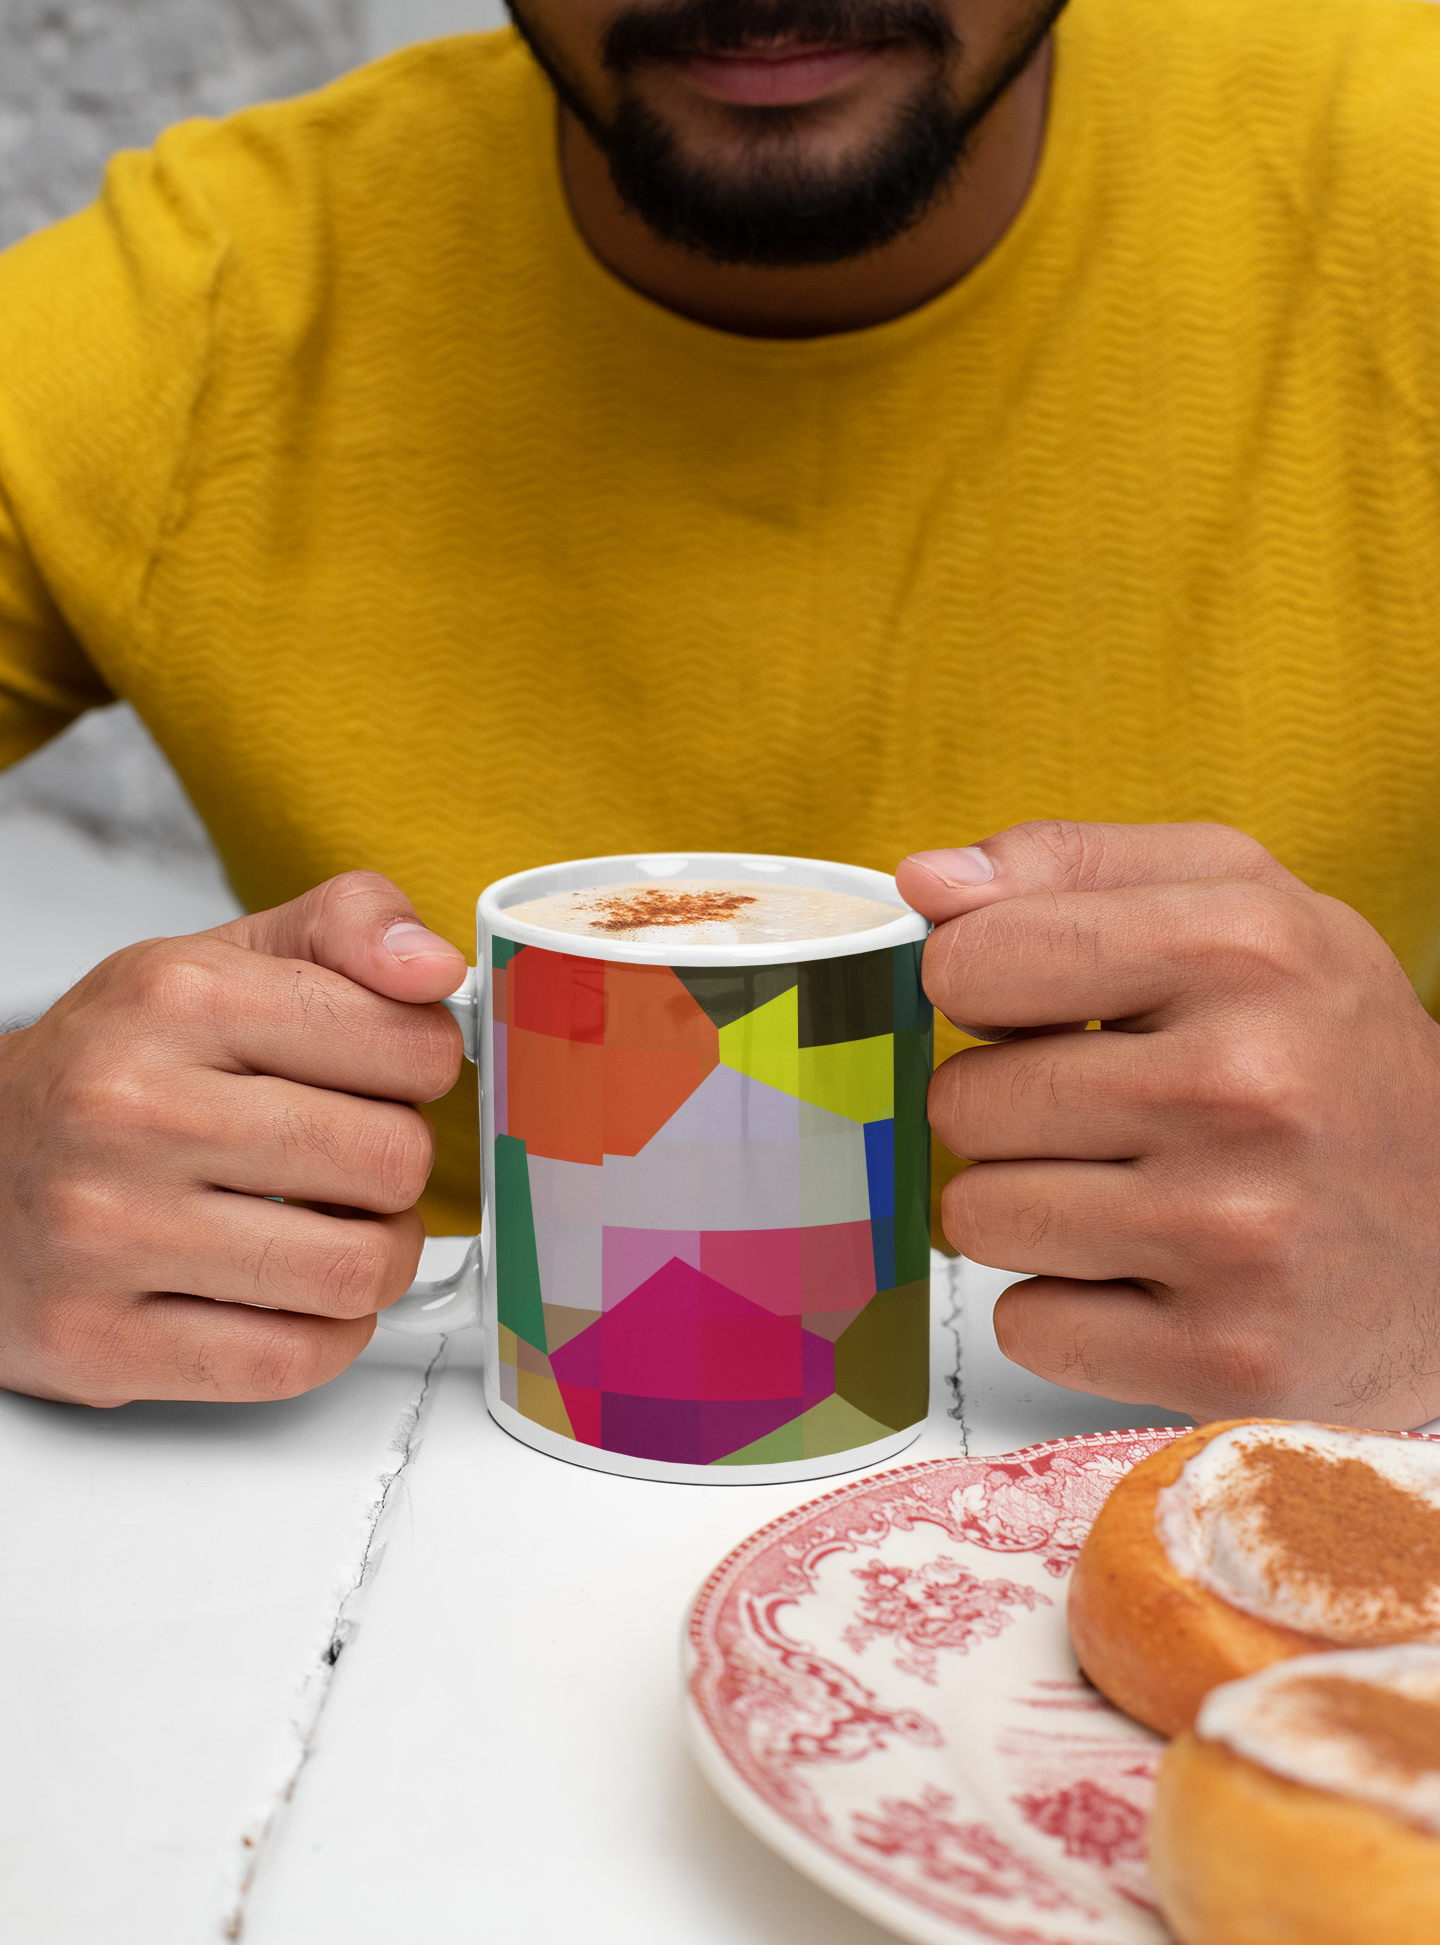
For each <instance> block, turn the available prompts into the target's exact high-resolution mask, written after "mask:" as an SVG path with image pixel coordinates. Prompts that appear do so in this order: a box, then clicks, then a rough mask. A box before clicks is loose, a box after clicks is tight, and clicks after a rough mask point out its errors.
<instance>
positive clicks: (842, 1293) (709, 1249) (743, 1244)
mask: <svg viewBox="0 0 1440 1945" xmlns="http://www.w3.org/2000/svg"><path fill="white" fill-rule="evenodd" d="M700 1268H701V1269H702V1270H703V1271H704V1272H705V1274H706V1276H713V1277H714V1278H715V1279H716V1281H717V1282H719V1283H723V1284H725V1285H726V1286H727V1288H729V1289H731V1290H738V1291H739V1292H740V1294H741V1296H742V1297H748V1298H749V1299H750V1301H751V1302H752V1303H758V1304H761V1305H763V1306H764V1308H765V1309H766V1310H769V1311H772V1312H773V1313H774V1314H775V1315H776V1316H777V1317H795V1316H799V1315H800V1313H801V1312H802V1311H806V1310H815V1311H828V1310H860V1309H862V1308H863V1307H864V1305H866V1304H867V1303H868V1302H869V1301H870V1299H871V1297H873V1296H874V1294H875V1250H874V1247H873V1245H872V1243H871V1237H870V1225H869V1223H868V1222H829V1223H817V1224H813V1225H811V1226H809V1227H806V1228H803V1229H706V1230H703V1231H702V1232H701V1236H700ZM822 1299H823V1301H822Z"/></svg>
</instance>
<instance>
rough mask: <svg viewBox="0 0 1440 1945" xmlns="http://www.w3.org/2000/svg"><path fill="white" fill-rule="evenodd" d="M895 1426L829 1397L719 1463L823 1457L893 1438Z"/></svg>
mask: <svg viewBox="0 0 1440 1945" xmlns="http://www.w3.org/2000/svg"><path fill="white" fill-rule="evenodd" d="M894 1436H895V1434H894V1431H893V1429H892V1428H891V1427H890V1426H889V1425H882V1424H880V1422H879V1421H878V1419H874V1418H869V1417H867V1416H866V1414H865V1413H864V1412H863V1411H859V1410H857V1409H856V1407H855V1406H854V1405H851V1404H847V1403H846V1401H845V1400H844V1399H843V1398H838V1397H834V1396H832V1397H829V1398H826V1399H823V1400H822V1401H821V1403H820V1404H818V1405H812V1406H811V1407H810V1409H809V1411H807V1412H802V1413H801V1415H800V1416H799V1418H792V1419H791V1420H790V1421H789V1423H788V1424H786V1425H781V1426H778V1427H777V1428H776V1430H775V1431H773V1432H770V1433H767V1435H766V1436H765V1437H764V1438H757V1439H756V1440H755V1441H754V1442H753V1443H752V1444H750V1445H742V1446H741V1448H740V1450H739V1451H738V1452H729V1453H727V1454H726V1455H725V1457H724V1458H723V1459H715V1460H712V1462H711V1463H712V1464H714V1465H717V1466H746V1465H750V1466H764V1465H771V1466H773V1465H788V1464H793V1462H794V1461H795V1460H796V1459H823V1458H825V1457H826V1455H827V1454H828V1453H831V1452H851V1451H854V1450H855V1448H856V1447H857V1446H861V1445H874V1444H875V1442H876V1441H877V1440H878V1439H882V1438H893V1437H894Z"/></svg>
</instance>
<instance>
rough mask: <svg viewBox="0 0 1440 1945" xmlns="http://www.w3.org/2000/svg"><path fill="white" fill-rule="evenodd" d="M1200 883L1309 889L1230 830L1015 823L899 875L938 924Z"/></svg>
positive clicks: (931, 854)
mask: <svg viewBox="0 0 1440 1945" xmlns="http://www.w3.org/2000/svg"><path fill="white" fill-rule="evenodd" d="M1194 878H1247V879H1249V880H1250V881H1251V882H1252V883H1255V884H1261V885H1274V886H1285V887H1288V888H1289V889H1290V890H1292V891H1296V890H1303V889H1304V886H1303V885H1302V883H1301V881H1300V879H1298V878H1296V877H1295V876H1294V875H1293V874H1292V873H1291V872H1289V871H1287V870H1286V869H1285V867H1284V865H1282V864H1279V863H1277V862H1276V860H1275V859H1274V858H1272V857H1271V855H1270V853H1269V852H1268V851H1267V850H1266V849H1265V847H1264V846H1263V845H1262V844H1257V843H1256V841H1255V839H1254V838H1253V837H1247V836H1246V835H1245V833H1244V831H1235V830H1231V828H1230V827H1229V825H1227V824H1076V823H1072V822H1070V821H1068V820H1066V819H1062V818H1047V819H1041V820H1039V821H1038V822H1036V823H1033V824H1014V825H1012V826H1011V827H1010V829H1009V830H1008V831H1001V832H999V834H998V835H997V836H995V837H987V838H982V839H981V840H980V842H979V843H978V844H969V845H965V846H964V847H963V848H961V849H957V850H953V851H916V852H914V853H913V854H912V855H911V856H910V857H908V858H906V859H905V860H904V861H903V863H901V864H900V865H899V866H898V868H897V869H896V872H895V883H896V885H897V886H898V888H899V891H900V896H901V897H902V898H903V899H904V900H905V902H906V904H907V905H913V906H914V908H915V910H916V911H917V912H921V913H923V914H924V916H925V917H926V918H928V919H932V920H933V921H934V922H935V923H936V924H937V925H939V924H941V923H943V921H944V920H946V919H951V918H958V917H960V915H961V914H962V913H964V912H973V911H977V910H978V909H979V907H980V906H982V905H994V904H998V903H999V901H1000V900H1001V899H1002V898H1023V897H1025V896H1026V895H1027V893H1030V892H1042V891H1113V890H1115V889H1117V888H1118V887H1120V886H1122V885H1173V884H1180V883H1183V882H1185V881H1186V880H1188V879H1194Z"/></svg>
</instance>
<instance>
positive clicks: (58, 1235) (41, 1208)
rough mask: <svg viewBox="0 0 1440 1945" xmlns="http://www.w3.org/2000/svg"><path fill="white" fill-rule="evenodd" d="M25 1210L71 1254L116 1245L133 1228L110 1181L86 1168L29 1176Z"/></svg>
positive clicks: (50, 1236)
mask: <svg viewBox="0 0 1440 1945" xmlns="http://www.w3.org/2000/svg"><path fill="white" fill-rule="evenodd" d="M24 1188H25V1194H24V1204H25V1212H26V1215H27V1216H28V1217H29V1219H30V1221H31V1222H32V1223H34V1224H36V1225H37V1226H38V1227H39V1228H40V1229H41V1230H42V1231H43V1233H44V1234H45V1235H46V1236H47V1237H48V1238H49V1240H50V1243H51V1245H52V1247H55V1248H58V1249H59V1250H61V1251H64V1252H66V1253H67V1254H81V1255H86V1254H89V1253H90V1252H92V1251H93V1250H94V1249H95V1248H96V1247H97V1246H101V1247H104V1246H111V1247H113V1246H114V1245H116V1244H117V1243H118V1242H119V1241H120V1240H121V1236H122V1232H127V1231H128V1229H129V1226H130V1225H129V1221H128V1220H127V1216H128V1214H129V1211H128V1209H127V1207H126V1205H125V1202H124V1200H123V1198H121V1197H120V1196H118V1195H117V1194H116V1192H115V1189H114V1188H113V1186H112V1185H111V1183H110V1182H108V1181H105V1180H102V1179H100V1178H99V1177H97V1176H95V1175H92V1174H91V1173H89V1172H88V1171H86V1170H80V1169H73V1170H71V1169H66V1170H57V1171H48V1170H47V1171H45V1172H43V1173H42V1172H37V1173H36V1174H35V1175H33V1176H27V1178H26V1181H25V1184H24Z"/></svg>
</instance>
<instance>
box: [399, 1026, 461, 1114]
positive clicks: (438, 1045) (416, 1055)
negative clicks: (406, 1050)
mask: <svg viewBox="0 0 1440 1945" xmlns="http://www.w3.org/2000/svg"><path fill="white" fill-rule="evenodd" d="M407 1024H410V1025H411V1026H412V1034H413V1043H412V1048H411V1064H412V1068H413V1079H414V1083H415V1086H414V1095H413V1098H414V1099H415V1100H417V1101H434V1100H438V1099H439V1098H440V1096H441V1095H442V1094H448V1093H449V1092H450V1090H451V1088H452V1087H453V1086H454V1085H455V1083H456V1081H457V1080H458V1079H459V1078H460V1069H461V1068H462V1067H463V1066H464V1064H465V1051H464V1043H463V1040H462V1037H461V1033H460V1028H459V1025H458V1023H457V1022H456V1021H455V1020H453V1019H452V1018H451V1017H450V1015H449V1014H448V1013H447V1012H445V1010H444V1009H443V1007H433V1008H430V1009H427V1010H426V1011H424V1012H417V1013H416V1015H415V1017H414V1020H413V1022H410V1023H407Z"/></svg>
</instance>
